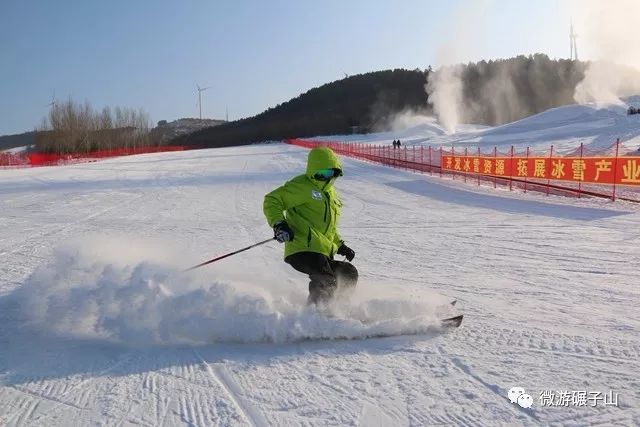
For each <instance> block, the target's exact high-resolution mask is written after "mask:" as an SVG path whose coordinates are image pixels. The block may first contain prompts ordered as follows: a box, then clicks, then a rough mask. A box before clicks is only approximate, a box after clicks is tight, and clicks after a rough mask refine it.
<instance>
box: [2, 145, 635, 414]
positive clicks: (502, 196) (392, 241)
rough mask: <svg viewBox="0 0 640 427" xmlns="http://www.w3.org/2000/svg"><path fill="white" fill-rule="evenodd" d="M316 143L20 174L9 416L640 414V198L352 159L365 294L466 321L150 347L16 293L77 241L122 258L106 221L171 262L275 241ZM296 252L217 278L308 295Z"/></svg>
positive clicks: (6, 198) (6, 283) (350, 197)
mask: <svg viewBox="0 0 640 427" xmlns="http://www.w3.org/2000/svg"><path fill="white" fill-rule="evenodd" d="M306 154H307V151H306V150H303V149H299V148H296V147H290V146H286V145H282V144H272V145H256V146H250V147H239V148H227V149H217V150H202V151H190V152H181V153H164V154H151V155H143V156H135V157H126V158H119V159H111V160H106V161H102V162H97V163H92V164H82V165H72V166H65V167H59V168H39V169H25V170H10V171H8V170H7V171H0V174H1V176H2V180H1V181H0V212H1V214H0V225H1V227H2V230H3V240H2V242H0V305H1V307H0V325H1V328H0V425H3V426H4V425H7V426H32V425H33V426H57V425H59V426H67V425H104V426H119V425H134V424H135V425H142V426H173V425H190V426H210V425H223V426H228V425H254V426H266V425H366V426H370V425H381V426H388V425H465V426H466V425H570V426H583V425H584V426H586V425H638V424H640V412H639V408H640V397H639V394H638V390H640V380H638V375H637V372H638V370H639V369H640V340H639V339H638V330H639V328H640V318H639V316H638V314H637V313H638V311H637V306H638V305H639V303H640V289H639V288H638V285H637V280H638V273H637V272H638V271H640V258H639V257H638V256H637V254H638V252H639V250H640V242H639V239H638V238H637V233H636V231H637V229H638V222H639V221H640V209H638V207H637V206H635V205H631V204H627V203H615V204H612V203H609V202H607V201H603V200H590V199H582V200H569V199H563V198H559V197H553V196H551V197H545V196H542V195H539V194H535V193H529V194H527V195H523V194H521V193H517V192H514V193H509V192H506V191H503V190H494V189H493V188H488V187H480V188H478V187H476V186H475V185H474V184H471V183H468V184H464V183H462V182H461V181H460V180H456V181H452V180H451V179H449V178H444V179H440V178H437V177H435V176H434V177H430V176H428V175H416V174H412V173H408V172H403V171H399V170H395V169H390V168H385V167H382V166H376V165H371V164H367V163H364V162H359V161H355V160H350V159H343V162H344V164H345V177H344V178H343V179H341V181H339V182H338V184H337V187H338V190H339V191H340V194H341V196H342V199H343V201H344V205H345V208H344V212H343V217H342V234H343V237H344V238H345V239H346V240H347V241H348V242H349V243H350V245H351V246H352V247H353V248H354V249H355V250H356V252H357V256H356V260H355V262H356V265H357V266H358V268H359V270H360V272H361V283H360V285H359V286H360V288H361V289H360V290H363V289H365V290H366V289H371V290H372V291H371V292H373V289H376V288H375V287H374V286H378V287H385V286H388V287H394V288H398V289H401V290H402V292H403V293H404V294H406V297H407V298H409V299H411V298H420V296H421V295H424V293H423V292H424V291H425V290H434V291H436V292H438V293H439V294H440V295H442V296H443V297H442V298H443V300H444V299H445V298H447V299H451V298H457V299H458V301H459V302H458V306H459V307H458V309H459V310H461V311H462V312H464V313H465V322H464V323H463V326H462V327H461V328H460V329H458V330H455V331H449V332H444V333H443V332H442V331H437V330H427V331H425V332H424V333H423V334H421V335H416V336H396V337H388V338H379V339H365V340H350V341H332V340H325V341H296V342H282V343H278V344H272V343H266V342H248V343H245V344H241V343H231V342H217V343H208V344H207V343H191V344H190V343H177V342H172V341H170V342H165V343H154V342H152V341H151V342H141V343H140V345H138V346H136V345H131V344H135V343H132V342H125V343H121V342H117V341H116V342H112V341H111V340H107V339H104V338H102V337H101V336H99V335H86V336H82V335H79V334H73V333H71V334H68V335H62V334H60V333H52V332H51V331H49V330H45V329H41V328H33V327H27V326H25V324H24V323H23V321H24V319H23V318H24V316H25V315H28V314H29V313H24V312H23V311H21V310H24V307H23V308H21V307H16V306H15V305H11V304H10V303H9V302H10V297H11V296H13V295H14V292H16V291H18V290H20V289H21V288H23V287H25V286H29V285H32V284H33V283H32V282H33V279H30V278H29V276H30V274H31V273H32V272H33V271H34V270H35V269H37V268H41V267H42V266H43V265H46V264H48V263H49V262H50V261H51V260H52V259H53V257H54V256H55V255H54V254H55V251H56V249H57V248H58V247H59V246H60V245H61V244H66V243H68V242H69V241H71V240H74V239H76V238H77V237H78V236H83V237H85V238H86V239H88V241H89V242H90V243H91V242H93V243H94V244H95V247H92V251H93V252H96V253H100V252H101V251H105V252H113V248H112V247H111V246H112V245H113V242H111V243H109V244H108V245H107V244H106V243H104V241H103V239H102V238H101V239H94V237H92V236H102V237H104V236H106V237H108V238H110V239H111V240H115V241H116V242H121V247H120V250H119V251H118V250H117V251H116V252H120V253H116V254H113V253H110V254H109V255H119V256H121V257H127V256H132V257H133V258H135V260H134V261H132V262H134V265H135V264H137V263H138V262H139V261H141V260H145V259H151V260H153V261H154V262H157V263H159V265H166V266H170V267H171V268H180V267H183V268H184V267H188V266H190V265H192V264H195V263H198V262H200V261H202V260H204V259H207V258H209V257H212V256H215V255H217V254H221V253H225V252H228V251H231V250H234V249H237V248H238V247H242V246H245V245H247V244H250V243H252V242H254V241H258V240H261V239H263V238H266V237H268V236H269V235H270V233H271V231H270V230H269V229H268V227H267V226H266V224H265V223H264V219H263V216H262V197H263V195H264V194H265V193H266V192H267V191H269V190H270V189H272V188H273V187H275V186H276V185H279V184H280V183H282V182H283V181H284V180H286V179H288V178H289V177H291V176H292V175H293V174H294V173H295V172H292V171H302V170H304V165H305V160H306ZM138 241H139V242H138ZM132 242H138V243H140V242H142V243H140V244H138V243H132ZM103 244H104V246H103ZM115 247H116V248H118V244H117V243H116V245H115ZM141 248H146V249H148V250H149V251H151V252H153V253H151V252H149V253H147V252H144V251H143V249H141ZM141 251H142V252H141ZM156 252H157V253H156ZM281 257H282V248H281V247H280V246H279V245H277V244H276V243H273V244H268V245H264V246H261V247H258V248H255V249H252V250H251V251H250V252H246V253H244V254H241V255H238V256H235V257H232V258H229V259H227V260H225V261H224V263H220V264H214V265H211V266H208V267H207V268H206V269H203V271H199V272H198V274H197V275H196V278H197V280H209V281H210V282H220V283H230V284H234V283H251V280H252V278H256V279H255V280H257V284H258V285H264V284H270V285H269V286H271V287H270V288H269V291H270V292H275V293H278V292H284V291H283V290H287V289H292V290H294V291H295V293H294V294H293V297H292V298H294V300H295V298H298V299H299V300H300V301H304V296H305V292H306V280H305V278H304V276H302V275H299V274H297V273H296V272H294V271H293V270H292V269H290V267H288V266H287V265H285V264H284V263H283V262H282V260H281ZM159 259H160V260H161V261H159ZM76 267H78V268H79V269H81V270H82V269H89V266H88V264H78V265H77V266H76ZM87 271H88V270H87ZM85 273H86V271H85ZM85 273H83V274H85ZM79 274H80V273H79ZM86 274H88V273H86ZM203 278H204V279H203ZM197 280H196V283H198V282H197ZM187 285H189V284H188V283H187V282H184V286H187ZM26 289H29V288H26ZM151 295H153V296H154V297H158V295H160V296H161V295H162V293H160V294H156V293H152V294H151ZM134 296H135V295H134ZM276 300H277V298H276ZM70 301H73V300H70ZM133 301H134V299H133V296H132V303H133ZM192 302H193V301H192ZM275 303H278V304H279V302H278V301H276V302H275ZM377 307H379V308H380V309H384V307H385V306H377ZM387 308H388V307H387ZM195 309H196V308H194V310H195ZM255 309H256V308H255V307H254V306H249V308H248V310H250V311H249V313H251V310H255ZM53 323H55V320H54V321H53ZM249 324H250V325H251V323H249ZM274 325H276V326H274V327H276V328H277V327H281V328H282V327H285V326H284V325H283V324H280V323H274ZM333 325H334V326H335V324H333ZM226 326H227V328H228V330H230V331H234V330H238V331H243V330H244V329H242V327H241V325H240V324H239V323H235V322H231V321H230V322H229V324H228V325H226ZM189 327H192V325H191V326H189ZM335 327H340V326H335ZM234 328H235V329H234ZM150 330H153V329H150ZM71 332H73V331H71ZM127 336H129V335H125V337H127ZM133 336H134V337H135V336H136V335H133ZM250 341H252V340H250ZM258 341H259V340H258ZM512 386H521V387H524V388H525V389H526V391H527V392H528V393H530V394H531V395H532V396H533V397H534V406H533V407H532V408H531V409H523V408H521V407H519V406H517V405H515V404H511V403H510V402H509V400H508V398H507V394H506V393H507V390H508V389H509V388H510V387H512ZM542 390H591V391H601V392H608V391H609V390H612V391H614V392H617V393H619V403H620V405H619V407H611V406H607V407H605V406H603V405H601V406H599V407H597V408H590V407H571V406H570V407H567V408H564V407H558V408H549V407H541V406H540V405H539V401H538V395H539V393H540V392H541V391H542Z"/></svg>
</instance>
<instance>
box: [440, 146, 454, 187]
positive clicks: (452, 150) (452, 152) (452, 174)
mask: <svg viewBox="0 0 640 427" xmlns="http://www.w3.org/2000/svg"><path fill="white" fill-rule="evenodd" d="M455 156H456V148H455V147H454V146H453V144H451V157H455ZM440 162H441V163H442V160H440ZM441 166H442V165H441ZM454 169H455V168H454ZM451 177H452V178H453V180H454V181H455V179H456V171H453V172H451Z"/></svg>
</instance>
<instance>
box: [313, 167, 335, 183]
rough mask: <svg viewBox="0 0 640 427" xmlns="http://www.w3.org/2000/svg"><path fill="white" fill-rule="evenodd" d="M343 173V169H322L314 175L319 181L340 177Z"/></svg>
mask: <svg viewBox="0 0 640 427" xmlns="http://www.w3.org/2000/svg"><path fill="white" fill-rule="evenodd" d="M340 175H342V171H341V170H340V169H336V168H333V169H320V170H319V171H317V172H316V173H315V174H313V177H314V178H315V179H317V180H318V181H329V180H330V179H331V178H335V177H339V176H340Z"/></svg>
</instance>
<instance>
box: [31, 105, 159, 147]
mask: <svg viewBox="0 0 640 427" xmlns="http://www.w3.org/2000/svg"><path fill="white" fill-rule="evenodd" d="M149 129H150V118H149V115H148V114H147V113H146V112H144V111H143V110H142V109H139V110H135V109H131V108H122V107H115V108H114V109H113V110H112V109H111V108H110V107H104V108H103V109H102V110H96V109H94V108H93V107H92V106H91V104H90V103H89V102H88V101H87V102H84V103H83V104H80V103H77V102H75V101H73V100H72V99H69V100H67V101H65V102H62V103H59V104H58V103H56V104H54V105H53V106H52V107H51V109H50V110H49V114H48V115H47V117H45V118H43V120H42V124H41V125H40V126H39V127H37V128H36V138H35V139H36V150H37V151H40V152H43V153H57V154H64V153H80V152H92V151H101V150H114V149H121V148H136V147H143V146H149V145H156V144H154V141H152V140H151V137H150V134H149Z"/></svg>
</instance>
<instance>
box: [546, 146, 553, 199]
mask: <svg viewBox="0 0 640 427" xmlns="http://www.w3.org/2000/svg"><path fill="white" fill-rule="evenodd" d="M549 169H550V170H553V145H552V146H551V149H550V150H549ZM550 185H551V177H550V176H547V196H548V195H549V189H550V188H551V187H550Z"/></svg>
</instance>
